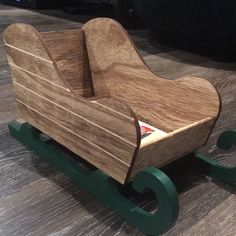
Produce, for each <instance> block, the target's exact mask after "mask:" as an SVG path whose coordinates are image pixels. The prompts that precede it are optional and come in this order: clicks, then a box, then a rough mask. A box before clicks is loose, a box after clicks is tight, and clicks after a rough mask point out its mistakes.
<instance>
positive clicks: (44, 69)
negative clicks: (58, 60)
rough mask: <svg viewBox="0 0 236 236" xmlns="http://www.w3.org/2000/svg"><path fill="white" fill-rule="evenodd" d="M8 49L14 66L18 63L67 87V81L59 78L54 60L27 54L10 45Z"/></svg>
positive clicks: (9, 59) (10, 60)
mask: <svg viewBox="0 0 236 236" xmlns="http://www.w3.org/2000/svg"><path fill="white" fill-rule="evenodd" d="M6 49H7V56H8V62H9V63H10V64H12V65H13V66H14V65H16V66H18V67H20V68H22V69H24V70H26V71H29V72H30V73H33V74H35V75H37V76H39V77H42V78H45V79H48V80H50V81H51V82H52V83H55V84H56V85H59V86H62V87H64V88H66V87H67V86H66V85H65V83H64V82H63V81H62V80H61V79H60V78H59V76H58V74H57V72H56V71H55V68H54V65H53V62H52V61H45V60H43V59H41V58H39V57H35V56H34V55H33V54H27V53H25V52H23V51H20V50H17V49H16V48H12V47H9V46H6Z"/></svg>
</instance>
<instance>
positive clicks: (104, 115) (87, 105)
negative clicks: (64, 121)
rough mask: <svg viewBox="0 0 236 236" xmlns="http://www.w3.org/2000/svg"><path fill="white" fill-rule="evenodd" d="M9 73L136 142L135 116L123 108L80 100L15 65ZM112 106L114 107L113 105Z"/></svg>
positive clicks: (47, 96)
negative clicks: (118, 108) (117, 108)
mask: <svg viewBox="0 0 236 236" xmlns="http://www.w3.org/2000/svg"><path fill="white" fill-rule="evenodd" d="M11 73H12V77H13V80H14V81H16V82H17V83H19V84H21V85H23V86H24V87H26V88H28V89H30V90H32V91H34V92H36V93H37V94H39V95H40V96H42V97H45V98H47V99H49V100H52V101H54V102H55V103H57V104H60V105H61V106H63V107H66V108H67V109H68V110H70V111H73V112H74V113H76V114H78V115H80V116H82V117H84V118H85V119H88V120H90V121H91V122H93V123H96V124H99V125H100V126H101V127H103V128H105V129H107V130H109V131H110V132H112V133H115V134H117V135H118V136H120V137H123V138H124V139H125V140H127V141H128V142H130V143H132V144H133V145H136V144H137V136H136V128H135V125H134V124H135V118H133V117H131V116H130V114H128V111H127V110H124V108H123V109H122V110H121V109H120V110H117V111H113V110H111V109H110V107H109V105H110V104H108V105H106V104H105V105H103V106H100V105H99V104H98V103H97V102H95V103H93V102H87V101H85V100H81V99H79V98H77V97H75V96H73V95H72V94H71V93H70V92H68V91H66V90H64V89H61V88H59V87H57V86H53V85H52V84H50V83H48V82H47V81H45V80H43V79H41V78H39V77H37V76H34V75H32V74H29V73H28V72H26V71H23V70H21V69H19V68H16V67H11ZM112 108H113V109H114V107H112ZM124 113H125V114H124ZM128 115H129V116H128Z"/></svg>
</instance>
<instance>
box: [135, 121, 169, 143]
mask: <svg viewBox="0 0 236 236" xmlns="http://www.w3.org/2000/svg"><path fill="white" fill-rule="evenodd" d="M139 126H140V131H141V138H142V140H143V139H145V140H146V139H148V138H151V137H152V136H153V135H155V136H156V137H160V138H161V137H164V136H166V134H167V133H166V132H164V131H162V130H160V129H157V128H155V127H153V126H151V125H149V124H147V123H144V122H142V121H139Z"/></svg>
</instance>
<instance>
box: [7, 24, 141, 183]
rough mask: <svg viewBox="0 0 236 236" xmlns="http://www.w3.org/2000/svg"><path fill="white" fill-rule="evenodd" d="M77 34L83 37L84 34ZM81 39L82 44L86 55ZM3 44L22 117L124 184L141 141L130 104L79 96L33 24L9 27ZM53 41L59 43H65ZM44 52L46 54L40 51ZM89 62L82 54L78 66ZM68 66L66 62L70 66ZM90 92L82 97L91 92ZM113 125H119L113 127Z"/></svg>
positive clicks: (69, 78)
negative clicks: (124, 104)
mask: <svg viewBox="0 0 236 236" xmlns="http://www.w3.org/2000/svg"><path fill="white" fill-rule="evenodd" d="M79 32H80V31H79ZM26 33H27V36H25V34H26ZM70 33H74V31H72V32H70ZM79 34H80V37H82V36H81V32H80V33H79ZM10 35H13V36H15V35H17V37H18V38H20V40H19V41H17V40H16V39H15V40H11V37H10ZM29 35H32V42H35V47H33V46H31V47H30V48H29V49H30V50H31V51H29V49H28V45H29V44H30V36H29ZM47 37H48V35H47ZM82 39H83V38H81V39H80V41H79V42H78V43H79V45H80V46H81V47H82V48H81V50H82V51H83V50H84V49H83V45H84V43H83V42H82ZM65 40H66V39H65ZM4 41H5V44H6V50H7V57H8V62H9V65H10V68H11V71H12V78H13V84H14V88H15V92H16V100H17V105H18V108H19V113H20V117H21V118H22V119H24V120H25V121H27V122H29V123H31V124H33V125H34V126H35V127H37V128H38V129H39V130H41V131H42V132H44V133H45V134H47V135H48V136H50V137H52V138H53V139H55V140H56V141H58V142H59V143H61V144H63V145H64V146H65V147H67V148H68V149H70V150H71V151H73V152H74V153H76V154H77V155H79V156H81V157H82V158H84V159H85V160H87V161H88V162H90V163H91V164H93V165H94V166H96V167H97V168H99V169H101V170H103V171H105V172H106V173H107V174H108V175H110V176H112V177H113V178H115V179H116V180H118V181H119V182H121V183H125V182H126V180H127V176H128V173H129V169H130V167H131V164H132V161H133V156H134V155H135V153H136V149H137V147H138V146H139V143H140V134H139V132H140V131H139V129H138V125H137V124H136V123H137V119H136V117H135V114H134V113H132V112H131V109H129V108H128V106H126V108H124V107H123V108H122V109H120V107H121V105H119V106H118V107H116V106H115V105H116V104H119V103H120V102H113V104H112V107H109V104H106V101H105V100H103V104H100V103H99V101H97V102H96V103H94V102H93V101H91V100H86V99H84V98H83V97H82V96H79V95H80V94H81V95H83V93H81V92H79V93H74V90H76V91H77V90H78V87H76V86H75V87H73V86H74V84H73V81H72V80H75V78H72V80H71V77H70V75H69V77H65V76H66V74H65V70H64V69H65V68H64V69H63V67H62V68H61V70H62V71H63V74H60V70H59V69H58V68H59V66H61V64H59V65H57V64H56V62H55V61H54V59H53V57H52V55H51V52H50V51H49V49H48V48H47V47H46V44H45V42H44V41H43V39H42V37H41V35H40V34H39V32H37V31H36V30H35V29H34V28H33V27H31V26H30V25H25V24H13V25H11V26H9V27H8V28H7V29H6V30H5V31H4ZM55 43H59V45H60V44H61V41H59V42H55ZM18 44H19V45H18ZM42 48H43V50H42V51H43V52H39V51H40V49H42ZM56 48H57V47H56ZM54 50H55V49H54ZM75 50H76V48H75ZM70 51H71V50H70ZM70 51H69V52H70ZM53 52H54V51H53ZM62 55H63V53H62ZM67 57H68V56H67ZM67 57H66V58H64V60H66V59H67ZM56 58H57V59H58V53H57V54H56ZM86 58H87V56H86V55H84V54H83V53H82V54H81V56H80V61H79V62H82V63H83V61H84V60H86ZM70 62H71V61H68V62H67V63H69V65H70ZM70 66H71V67H72V66H73V64H72V65H70ZM87 67H88V66H87ZM76 69H78V65H77V64H76V65H75V70H76ZM77 74H79V76H80V79H81V80H83V74H84V73H83V71H81V70H78V71H77ZM62 75H64V77H63V76H62ZM67 79H68V80H67ZM77 79H78V78H77ZM88 79H89V78H88ZM80 82H81V81H79V83H80ZM82 85H83V83H82ZM80 87H81V89H83V87H82V86H80ZM74 88H75V89H74ZM87 88H88V87H87V86H86V87H85V93H84V95H88V94H89V93H88V90H87ZM61 94H62V95H61ZM124 110H125V114H124V113H123V111H124ZM113 117H114V118H113ZM111 121H112V122H116V124H115V125H111ZM116 130H118V131H116Z"/></svg>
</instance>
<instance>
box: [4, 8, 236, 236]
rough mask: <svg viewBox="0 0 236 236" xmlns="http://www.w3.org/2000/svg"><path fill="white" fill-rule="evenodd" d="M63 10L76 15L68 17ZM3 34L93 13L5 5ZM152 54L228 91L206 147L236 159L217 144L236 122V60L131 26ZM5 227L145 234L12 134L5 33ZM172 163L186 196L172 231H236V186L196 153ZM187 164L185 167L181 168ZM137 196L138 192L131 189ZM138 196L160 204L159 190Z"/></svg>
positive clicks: (162, 68)
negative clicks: (205, 167)
mask: <svg viewBox="0 0 236 236" xmlns="http://www.w3.org/2000/svg"><path fill="white" fill-rule="evenodd" d="M53 15H55V16H62V17H67V18H71V19H72V20H77V23H76V22H74V21H68V20H63V19H60V18H57V17H53ZM0 16H1V22H0V34H1V35H2V31H3V30H4V29H5V28H6V26H7V25H9V24H12V23H14V22H25V23H30V24H33V25H34V26H35V27H36V28H37V29H39V30H44V31H49V30H63V29H73V28H75V27H79V26H81V23H80V22H83V21H84V19H87V18H88V17H87V16H84V15H81V16H71V15H66V14H64V13H62V12H61V11H58V10H55V11H54V10H50V11H42V14H40V13H38V12H34V11H28V10H23V9H16V8H13V7H8V6H5V5H0ZM130 33H131V36H132V39H133V40H134V42H135V44H136V45H137V47H138V50H139V52H140V53H141V54H142V56H144V59H145V62H146V63H147V64H148V66H150V67H151V68H152V70H153V71H154V72H156V73H158V75H159V76H161V77H164V78H168V79H173V78H175V79H177V78H181V77H184V76H189V75H191V76H198V77H203V78H206V79H208V80H209V81H210V82H212V83H214V85H215V86H216V87H217V89H218V90H219V92H220V94H221V97H222V101H223V103H222V112H221V114H220V117H219V120H218V121H217V124H216V126H215V128H214V130H213V133H212V134H211V137H210V139H209V140H208V143H207V146H206V147H205V148H204V151H205V153H207V154H208V155H210V156H211V157H212V158H214V159H217V160H220V161H221V162H222V163H225V164H228V165H235V164H236V163H235V156H236V150H235V149H232V150H230V151H229V152H227V153H224V152H221V151H219V150H217V149H216V147H215V140H216V138H217V136H218V135H219V134H220V133H221V132H222V131H223V130H225V129H227V128H230V127H236V113H235V109H236V99H235V98H236V72H235V68H236V64H235V63H220V62H215V61H212V60H211V59H209V58H207V57H201V56H198V55H195V54H191V53H186V52H184V51H181V50H174V49H171V48H167V47H164V46H161V45H156V44H155V43H154V42H150V41H149V40H148V32H147V31H146V30H135V31H130ZM0 54H1V55H2V56H1V57H0V123H1V124H0V150H1V154H0V161H1V166H0V190H1V191H0V208H1V217H0V227H1V234H2V235H4V236H12V235H18V236H25V235H29V236H31V235H32V236H35V235H37V236H40V235H42V236H45V235H66V236H72V235H79V236H82V235H83V236H89V235H90V236H97V235H102V236H105V235H109V236H115V235H116V236H128V235H129V236H130V235H131V236H143V234H142V233H140V232H138V231H137V230H136V229H134V228H133V227H132V226H130V225H129V224H127V222H125V221H124V220H123V219H121V218H120V217H119V216H117V215H116V214H115V213H114V212H113V211H111V210H109V209H107V208H105V207H104V206H102V205H101V204H100V203H99V202H97V201H96V200H95V199H94V198H92V197H91V196H89V195H88V194H87V193H86V192H84V191H83V190H81V189H80V188H79V187H78V186H77V185H75V184H74V183H72V182H70V180H69V179H68V178H66V177H65V176H64V175H63V174H61V173H60V172H57V171H55V170H54V169H52V168H51V167H50V166H49V165H48V164H47V163H46V162H44V161H42V160H41V159H39V158H38V157H37V156H36V155H34V154H33V153H32V152H30V151H28V150H27V149H26V148H25V147H24V146H23V145H21V144H20V143H18V142H17V141H16V140H14V139H13V138H11V137H10V136H9V133H8V129H7V123H8V122H9V121H11V120H12V119H15V117H16V106H15V98H14V92H13V89H12V85H11V82H10V74H9V70H8V66H7V61H6V57H5V56H3V55H5V50H4V45H3V42H2V37H1V38H0ZM171 166H172V168H171V169H170V171H168V174H169V175H170V176H171V178H172V180H173V181H174V182H175V185H176V186H177V189H178V192H179V198H180V215H179V218H178V221H177V223H176V225H175V227H174V228H173V229H172V230H170V231H169V232H168V233H166V234H165V236H173V235H181V236H182V235H183V236H189V235H199V232H200V233H201V235H203V236H222V235H227V236H234V235H235V234H236V228H235V227H236V225H235V223H234V222H235V221H236V215H235V212H236V205H235V202H236V198H235V193H236V188H235V186H234V185H226V184H223V183H220V182H217V181H213V180H212V179H210V178H206V177H205V176H203V175H201V174H200V173H199V172H198V171H195V170H193V169H192V168H191V166H192V165H191V161H190V159H183V160H179V161H177V162H175V163H173V165H171ZM180 170H181V175H180V174H179V171H180ZM130 197H134V196H130ZM137 202H138V203H139V204H140V205H142V206H146V208H148V209H153V207H154V206H155V202H154V201H152V196H151V195H146V196H143V197H140V198H138V199H137Z"/></svg>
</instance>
